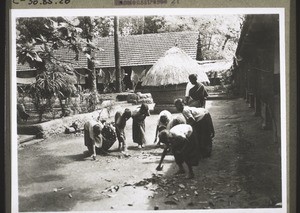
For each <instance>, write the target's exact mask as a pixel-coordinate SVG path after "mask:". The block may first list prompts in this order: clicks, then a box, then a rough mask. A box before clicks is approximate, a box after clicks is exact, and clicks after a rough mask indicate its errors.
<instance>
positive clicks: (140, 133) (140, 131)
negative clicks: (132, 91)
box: [132, 104, 150, 149]
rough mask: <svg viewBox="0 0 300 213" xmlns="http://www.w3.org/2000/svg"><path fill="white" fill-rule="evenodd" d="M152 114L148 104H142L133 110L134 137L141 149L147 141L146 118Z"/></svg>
mask: <svg viewBox="0 0 300 213" xmlns="http://www.w3.org/2000/svg"><path fill="white" fill-rule="evenodd" d="M149 115H150V112H149V107H148V105H147V104H142V105H141V106H140V108H139V109H138V110H136V111H133V112H132V139H133V142H134V143H137V144H138V148H139V149H141V148H143V147H144V145H145V143H146V138H145V119H146V117H147V116H149Z"/></svg>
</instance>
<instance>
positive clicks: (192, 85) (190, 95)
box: [185, 74, 208, 108]
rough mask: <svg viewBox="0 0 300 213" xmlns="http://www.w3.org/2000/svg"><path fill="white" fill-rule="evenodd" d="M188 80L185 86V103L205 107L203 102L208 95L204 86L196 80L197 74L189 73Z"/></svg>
mask: <svg viewBox="0 0 300 213" xmlns="http://www.w3.org/2000/svg"><path fill="white" fill-rule="evenodd" d="M189 80H190V82H189V83H188V84H187V88H186V94H185V95H186V103H187V105H188V106H191V107H201V108H205V102H206V99H207V97H208V93H207V91H206V89H205V88H204V85H203V84H202V83H200V82H197V75H195V74H191V75H189Z"/></svg>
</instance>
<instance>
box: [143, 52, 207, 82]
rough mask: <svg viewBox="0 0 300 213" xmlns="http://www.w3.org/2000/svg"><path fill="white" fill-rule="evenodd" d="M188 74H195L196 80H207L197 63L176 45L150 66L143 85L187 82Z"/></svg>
mask: <svg viewBox="0 0 300 213" xmlns="http://www.w3.org/2000/svg"><path fill="white" fill-rule="evenodd" d="M190 74H197V75H198V81H200V82H209V80H208V77H207V75H206V73H205V72H204V71H202V70H201V67H200V66H199V65H198V63H197V62H196V61H195V60H193V59H192V58H191V57H190V56H189V55H187V54H186V53H185V52H184V51H183V50H181V49H180V48H178V47H172V48H171V49H169V50H168V51H166V53H165V55H164V56H163V57H161V58H160V59H158V61H157V62H156V63H155V64H154V65H153V66H152V67H151V68H150V70H149V71H148V73H147V74H146V77H145V79H144V81H143V83H142V85H143V86H161V85H174V84H182V83H187V82H188V81H189V78H188V77H189V75H190Z"/></svg>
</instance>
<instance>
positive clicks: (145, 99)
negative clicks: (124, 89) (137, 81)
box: [127, 92, 153, 104]
mask: <svg viewBox="0 0 300 213" xmlns="http://www.w3.org/2000/svg"><path fill="white" fill-rule="evenodd" d="M127 102H128V103H133V104H143V103H144V104H152V103H153V99H152V96H151V94H150V93H141V92H137V93H133V94H129V95H128V96H127Z"/></svg>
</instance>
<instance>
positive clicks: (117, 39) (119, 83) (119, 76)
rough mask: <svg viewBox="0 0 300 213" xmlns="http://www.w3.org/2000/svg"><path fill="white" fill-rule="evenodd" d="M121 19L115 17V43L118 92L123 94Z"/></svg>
mask: <svg viewBox="0 0 300 213" xmlns="http://www.w3.org/2000/svg"><path fill="white" fill-rule="evenodd" d="M118 37H119V19H118V17H117V16H115V17H114V41H115V64H116V92H122V79H121V66H120V50H119V38H118Z"/></svg>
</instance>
